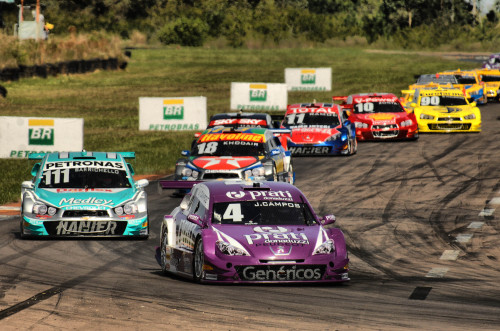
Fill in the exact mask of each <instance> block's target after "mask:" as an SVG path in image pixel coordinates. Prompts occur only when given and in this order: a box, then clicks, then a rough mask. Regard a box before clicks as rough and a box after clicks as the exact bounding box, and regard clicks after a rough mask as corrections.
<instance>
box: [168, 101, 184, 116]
mask: <svg viewBox="0 0 500 331" xmlns="http://www.w3.org/2000/svg"><path fill="white" fill-rule="evenodd" d="M163 119H164V120H182V119H184V99H165V100H163Z"/></svg>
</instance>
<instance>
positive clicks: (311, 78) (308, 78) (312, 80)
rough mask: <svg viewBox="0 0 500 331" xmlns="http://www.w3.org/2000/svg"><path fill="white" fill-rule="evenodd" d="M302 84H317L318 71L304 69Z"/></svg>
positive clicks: (301, 75) (301, 78)
mask: <svg viewBox="0 0 500 331" xmlns="http://www.w3.org/2000/svg"><path fill="white" fill-rule="evenodd" d="M300 83H301V84H304V85H314V84H316V70H314V69H303V70H301V71H300Z"/></svg>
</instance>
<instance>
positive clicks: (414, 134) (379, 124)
mask: <svg viewBox="0 0 500 331" xmlns="http://www.w3.org/2000/svg"><path fill="white" fill-rule="evenodd" d="M333 101H342V103H341V104H340V106H341V107H342V108H343V109H345V110H347V111H348V112H349V120H350V121H351V122H353V123H354V125H355V127H356V139H357V140H358V141H363V140H387V139H394V140H396V139H412V140H415V139H417V138H418V125H417V119H416V118H415V114H414V113H413V112H407V111H406V110H405V108H404V107H403V105H402V104H401V102H400V101H399V98H398V97H397V96H395V95H394V94H392V93H360V94H351V95H349V96H334V97H333Z"/></svg>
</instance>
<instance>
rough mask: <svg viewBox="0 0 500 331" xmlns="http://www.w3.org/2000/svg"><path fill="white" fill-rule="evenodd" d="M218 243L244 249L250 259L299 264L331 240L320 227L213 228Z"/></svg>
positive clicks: (236, 226) (243, 226)
mask: <svg viewBox="0 0 500 331" xmlns="http://www.w3.org/2000/svg"><path fill="white" fill-rule="evenodd" d="M212 228H213V229H214V232H215V234H216V236H217V240H222V241H225V242H227V243H229V244H231V245H233V246H235V247H241V246H242V247H243V248H244V249H245V250H246V251H247V252H248V253H249V254H250V255H252V256H254V257H256V258H259V259H266V260H273V259H276V260H289V259H290V260H297V259H305V258H307V257H309V256H311V255H312V253H313V252H314V249H315V248H316V247H318V246H319V245H321V244H322V243H323V242H325V241H326V240H328V236H327V233H326V231H325V230H324V229H323V228H322V227H320V226H296V225H294V226H290V225H280V226H276V225H273V226H264V225H213V227H212Z"/></svg>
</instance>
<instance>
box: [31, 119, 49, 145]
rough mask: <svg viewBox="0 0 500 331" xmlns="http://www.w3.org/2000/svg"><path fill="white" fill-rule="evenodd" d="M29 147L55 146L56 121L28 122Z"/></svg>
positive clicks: (36, 120)
mask: <svg viewBox="0 0 500 331" xmlns="http://www.w3.org/2000/svg"><path fill="white" fill-rule="evenodd" d="M28 135H29V141H28V144H29V145H44V146H48V145H54V120H53V119H30V120H28Z"/></svg>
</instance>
